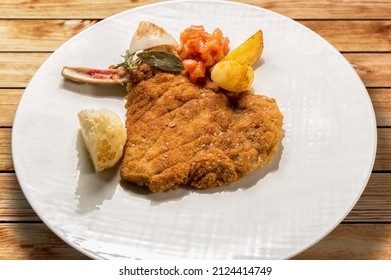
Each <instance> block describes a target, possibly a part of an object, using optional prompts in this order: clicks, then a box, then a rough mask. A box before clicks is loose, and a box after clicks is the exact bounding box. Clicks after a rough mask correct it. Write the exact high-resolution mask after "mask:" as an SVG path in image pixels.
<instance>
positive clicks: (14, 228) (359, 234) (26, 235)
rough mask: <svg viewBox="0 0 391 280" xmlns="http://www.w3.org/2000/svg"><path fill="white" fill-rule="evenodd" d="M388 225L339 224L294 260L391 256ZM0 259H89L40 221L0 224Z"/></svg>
mask: <svg viewBox="0 0 391 280" xmlns="http://www.w3.org/2000/svg"><path fill="white" fill-rule="evenodd" d="M390 231H391V225H390V224H340V225H339V226H338V227H337V228H336V229H335V230H334V231H332V232H331V233H330V234H329V235H327V236H326V237H325V238H324V239H322V240H321V241H319V242H318V243H317V244H315V245H314V246H312V247H311V248H309V249H307V250H306V251H304V252H302V253H301V254H299V255H297V256H296V257H294V258H293V259H296V260H300V259H323V260H325V259H328V260H331V259H335V260H362V259H383V260H390V259H391V245H390V244H391V235H390V234H389V233H390ZM0 259H3V260H4V259H14V260H17V259H78V260H79V259H88V258H87V257H86V256H84V255H83V254H81V253H79V252H78V251H76V250H75V249H73V248H71V247H70V246H68V245H67V244H66V243H64V242H63V241H62V240H61V239H59V238H58V237H57V236H56V235H55V234H54V233H52V232H51V231H50V230H49V229H48V228H47V227H46V226H45V225H44V224H42V223H28V224H23V223H12V224H7V223H2V224H0Z"/></svg>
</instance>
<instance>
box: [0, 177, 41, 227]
mask: <svg viewBox="0 0 391 280" xmlns="http://www.w3.org/2000/svg"><path fill="white" fill-rule="evenodd" d="M0 201H1V203H0V221H1V222H17V221H23V222H26V221H36V222H37V221H40V219H39V217H38V216H37V215H36V214H35V212H34V210H33V209H32V208H31V206H30V204H29V203H28V202H27V200H26V198H25V196H24V194H23V192H22V190H21V188H20V186H19V183H18V180H17V178H16V176H15V173H0Z"/></svg>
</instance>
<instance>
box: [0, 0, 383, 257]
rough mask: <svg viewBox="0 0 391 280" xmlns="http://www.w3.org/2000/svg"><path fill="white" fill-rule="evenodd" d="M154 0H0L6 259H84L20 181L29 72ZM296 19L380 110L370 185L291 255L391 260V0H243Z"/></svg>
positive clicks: (2, 253) (0, 233)
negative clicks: (342, 62)
mask: <svg viewBox="0 0 391 280" xmlns="http://www.w3.org/2000/svg"><path fill="white" fill-rule="evenodd" d="M155 2H159V1H156V0H151V1H145V0H139V1H125V0H124V1H121V0H105V1H98V0H51V1H49V0H30V1H28V0H27V1H22V0H16V1H15V0H3V1H1V2H0V34H1V39H0V259H87V258H86V257H85V256H84V255H83V254H81V253H79V252H78V251H76V250H75V249H73V248H71V247H70V246H68V245H67V244H66V243H64V242H63V241H62V240H60V239H59V238H58V237H57V236H56V235H55V234H54V233H52V232H51V231H50V230H49V229H48V228H47V227H46V226H45V225H44V224H43V223H42V222H41V220H40V219H39V217H38V216H37V215H36V214H35V212H34V211H33V209H32V208H31V207H30V205H29V203H28V202H27V200H26V199H25V197H24V195H23V193H22V190H21V188H20V186H19V184H18V181H17V178H16V175H15V171H14V167H13V163H12V153H11V133H12V124H13V120H14V116H15V112H16V110H17V106H18V103H19V101H20V98H21V97H22V95H23V92H24V89H25V87H26V86H27V84H28V82H29V81H30V79H31V77H32V76H33V75H34V73H35V72H36V71H37V69H38V68H39V67H40V66H41V65H42V63H43V62H44V61H45V59H47V58H48V57H49V56H50V54H51V53H52V52H53V51H55V50H56V49H57V48H58V47H59V46H61V45H62V44H63V43H64V42H65V41H66V40H68V39H69V38H71V37H72V36H74V35H76V34H77V33H79V32H80V31H81V30H83V29H84V28H87V27H89V26H92V25H93V24H95V23H97V22H99V21H100V20H102V19H104V18H106V17H109V16H111V15H113V14H115V13H118V12H121V11H124V10H127V9H131V8H135V7H139V6H142V5H145V4H149V3H155ZM240 2H243V3H246V4H251V5H255V6H259V7H263V8H266V9H270V10H273V11H275V12H278V13H281V14H283V15H285V16H287V17H290V18H292V19H294V20H297V21H298V22H300V23H301V24H303V25H305V26H307V27H308V28H310V29H312V30H313V31H315V32H317V33H318V34H319V35H320V36H322V37H323V38H325V39H326V40H327V41H329V42H330V43H331V44H333V45H334V46H335V47H336V48H337V49H338V50H339V51H340V52H341V53H342V54H343V55H344V56H345V58H346V59H347V61H348V62H349V63H350V64H351V65H352V66H353V67H354V69H355V70H356V71H357V73H358V74H359V76H360V77H361V79H362V80H363V82H364V84H365V86H366V87H367V89H368V93H369V97H370V99H371V101H372V104H373V106H374V109H375V115H376V121H377V126H378V129H377V132H378V149H377V154H376V160H375V164H374V169H373V172H372V175H371V177H370V179H369V182H368V185H367V187H366V189H365V191H364V193H363V195H362V196H361V198H360V199H359V201H358V203H357V204H356V205H355V207H354V208H353V210H352V211H351V212H350V213H349V214H348V215H347V217H346V218H345V219H344V220H343V221H342V223H341V224H340V225H339V226H337V228H336V229H335V230H333V231H332V232H331V233H330V234H329V235H327V236H326V237H325V238H324V239H322V240H321V241H319V242H318V243H317V244H315V245H313V246H312V247H311V248H309V249H307V250H306V251H304V252H302V253H301V254H299V255H298V256H296V257H294V259H391V1H389V0H383V1H375V0H373V1H364V0H361V1H359V0H351V1H350V0H343V1H340V0H329V1H321V0H315V1H310V0H306V1H304V0H303V1H299V0H282V1H264V0H260V1H257V0H243V1H240Z"/></svg>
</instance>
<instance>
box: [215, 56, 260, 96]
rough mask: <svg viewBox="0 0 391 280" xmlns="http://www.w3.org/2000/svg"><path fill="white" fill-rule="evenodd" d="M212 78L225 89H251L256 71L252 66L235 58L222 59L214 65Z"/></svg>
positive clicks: (238, 90)
mask: <svg viewBox="0 0 391 280" xmlns="http://www.w3.org/2000/svg"><path fill="white" fill-rule="evenodd" d="M211 79H212V81H214V82H215V83H216V84H218V85H219V86H220V87H221V88H223V89H225V90H228V91H232V92H242V91H246V90H249V89H250V87H251V84H252V83H253V80H254V71H253V69H252V68H251V66H249V65H246V64H241V63H239V62H237V61H235V60H226V61H220V62H218V63H217V64H216V65H215V66H214V67H213V69H212V71H211Z"/></svg>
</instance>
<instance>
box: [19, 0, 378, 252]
mask: <svg viewBox="0 0 391 280" xmlns="http://www.w3.org/2000/svg"><path fill="white" fill-rule="evenodd" d="M141 20H147V21H152V22H154V23H156V24H158V25H160V26H162V27H164V28H165V29H166V30H167V31H168V32H170V33H172V34H174V36H175V37H177V38H178V37H179V33H180V31H182V30H183V29H185V28H186V27H188V26H190V25H192V24H201V25H204V26H205V28H206V29H207V30H208V31H210V32H211V31H213V29H214V28H216V27H219V28H221V29H222V31H223V33H224V35H226V36H228V37H229V38H230V39H231V47H232V48H233V47H235V46H236V45H238V44H239V43H240V42H242V41H243V40H245V39H246V38H247V37H249V36H250V35H252V34H253V33H254V32H255V31H256V30H258V29H260V28H261V29H262V30H263V32H264V41H265V49H264V53H263V56H262V59H261V61H260V63H258V65H257V68H256V71H255V82H254V90H255V91H256V92H258V93H263V94H265V95H268V96H270V97H273V98H275V99H276V100H277V102H278V104H279V106H280V109H281V111H282V113H283V114H284V116H285V124H284V130H285V136H284V139H283V141H282V149H281V152H280V153H279V154H278V155H277V157H276V159H275V160H274V161H273V162H272V163H271V164H269V165H268V166H267V167H266V168H264V169H262V170H256V171H255V172H253V173H252V174H251V175H250V176H248V177H246V178H243V179H242V180H240V181H239V182H237V183H235V184H232V185H230V186H226V187H221V188H217V189H213V190H206V191H193V190H178V191H168V192H165V193H160V194H150V193H148V192H146V191H144V190H143V189H138V188H131V187H129V185H127V184H124V183H122V182H120V179H119V175H118V168H114V169H113V170H110V171H107V172H104V173H102V174H99V175H97V174H94V173H93V171H92V166H91V163H90V161H89V159H88V155H87V153H86V151H85V149H84V146H83V143H82V140H81V138H80V134H79V124H78V120H77V113H78V112H79V111H80V110H82V109H87V108H102V107H106V108H108V109H111V110H113V111H115V112H117V113H118V114H119V115H121V116H124V115H125V109H124V107H123V105H124V90H123V89H122V88H120V87H116V88H113V89H112V88H110V87H104V88H100V87H95V86H88V85H77V84H74V83H71V82H68V81H64V80H63V78H62V77H61V75H60V72H61V69H62V67H63V66H64V65H67V66H82V65H84V66H90V67H98V68H105V67H107V66H109V65H111V64H114V63H119V62H121V60H122V58H121V55H123V54H124V52H125V49H126V48H127V47H128V46H129V42H130V38H131V36H132V35H133V33H134V31H135V30H136V28H137V25H138V23H139V22H140V21H141ZM375 150H376V122H375V117H374V111H373V107H372V104H371V102H370V99H369V97H368V93H367V91H366V89H365V87H364V85H363V83H362V81H361V80H360V79H359V77H358V75H357V74H356V72H355V71H354V70H353V68H352V67H351V66H350V65H349V63H348V62H347V61H346V60H345V59H344V57H343V56H342V55H341V54H340V53H339V52H338V51H337V50H336V49H334V48H333V47H332V46H331V45H330V44H329V43H327V42H326V41H325V40H324V39H322V38H321V37H320V36H318V35H317V34H315V33H314V32H312V31H311V30H309V29H307V28H306V27H304V26H302V25H300V24H298V23H297V22H295V21H293V20H291V19H288V18H286V17H284V16H281V15H279V14H276V13H274V12H271V11H268V10H265V9H261V8H257V7H254V6H249V5H243V4H238V3H232V2H224V1H222V2H219V1H210V2H203V1H181V2H173V1H170V2H164V3H159V4H154V5H150V6H144V7H141V8H136V9H132V10H129V11H125V12H123V13H120V14H117V15H115V16H112V17H110V18H108V19H106V20H103V21H101V22H99V23H98V24H96V25H94V26H92V27H91V28H88V29H86V30H84V31H82V32H81V33H80V34H78V35H76V36H74V37H73V38H72V39H70V40H69V41H68V42H66V43H65V44H64V45H63V46H61V47H60V48H59V49H58V50H57V51H55V52H54V53H53V55H51V56H50V57H49V58H48V59H47V61H46V62H45V63H44V64H43V65H42V67H41V68H40V69H39V70H38V71H37V73H36V74H35V76H34V77H33V79H32V80H31V82H30V83H29V85H28V87H27V88H26V91H25V93H24V95H23V98H22V100H21V102H20V105H19V107H18V110H17V114H16V118H15V122H14V126H13V134H12V151H13V159H14V166H15V170H16V174H17V177H18V180H19V183H20V185H21V187H22V189H23V192H24V194H25V195H26V197H27V199H28V201H29V202H30V204H31V205H32V207H33V208H34V210H35V211H36V213H37V214H38V215H39V217H40V218H41V219H42V220H43V221H44V222H45V224H46V225H47V226H48V227H49V228H50V229H51V230H52V231H53V232H54V233H56V234H57V235H58V236H59V237H61V238H62V239H63V240H64V241H65V242H67V243H68V244H70V245H71V246H73V247H74V248H76V249H78V250H80V251H81V252H83V253H85V254H86V255H88V256H90V257H92V258H97V259H116V258H131V259H284V258H290V257H292V256H294V255H295V254H297V253H299V252H301V251H303V250H305V249H306V248H308V247H309V246H311V245H313V244H314V243H316V242H317V241H319V240H320V239H322V238H323V237H324V236H325V235H326V234H327V233H329V232H330V231H331V230H332V229H333V228H335V227H336V226H337V225H338V224H339V222H340V221H341V220H342V219H343V218H344V217H345V216H346V215H347V214H348V213H349V211H350V210H351V209H352V207H353V206H354V204H355V203H356V201H357V200H358V198H359V197H360V195H361V193H362V191H363V189H364V188H365V186H366V183H367V181H368V178H369V176H370V174H371V170H372V166H373V162H374V157H375Z"/></svg>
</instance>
